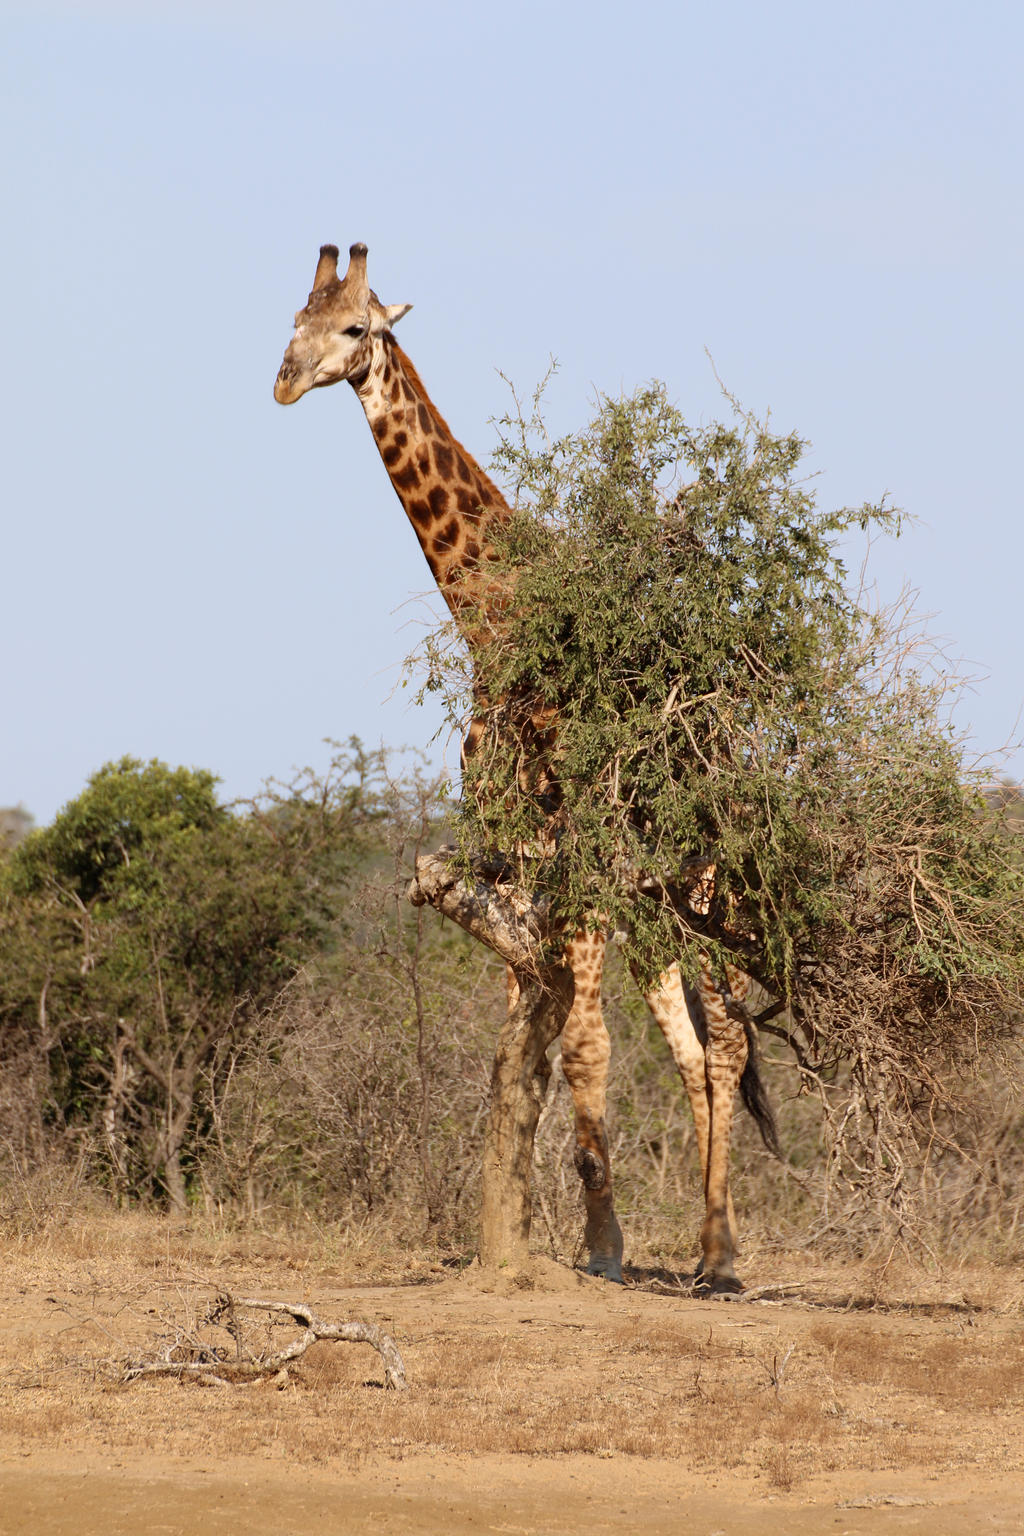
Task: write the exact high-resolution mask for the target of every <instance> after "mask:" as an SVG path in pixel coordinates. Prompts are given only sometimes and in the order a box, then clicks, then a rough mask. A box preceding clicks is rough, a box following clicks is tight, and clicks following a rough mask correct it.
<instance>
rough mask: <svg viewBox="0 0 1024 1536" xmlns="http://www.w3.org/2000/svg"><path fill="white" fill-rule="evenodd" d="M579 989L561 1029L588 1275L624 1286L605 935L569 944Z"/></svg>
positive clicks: (582, 936) (568, 954)
mask: <svg viewBox="0 0 1024 1536" xmlns="http://www.w3.org/2000/svg"><path fill="white" fill-rule="evenodd" d="M566 958H567V960H568V961H569V964H570V965H571V966H572V970H573V976H574V979H575V985H576V992H575V1001H574V1003H573V1007H572V1011H571V1013H570V1014H569V1017H568V1019H567V1020H566V1023H565V1028H564V1029H563V1031H562V1070H563V1072H564V1073H565V1079H566V1082H567V1083H568V1084H569V1089H570V1091H571V1093H572V1101H573V1110H574V1113H575V1120H576V1153H575V1159H574V1160H575V1163H576V1172H577V1173H578V1174H579V1176H580V1180H581V1182H582V1184H583V1201H584V1206H585V1209H586V1226H585V1228H584V1233H583V1239H584V1242H585V1243H586V1245H587V1248H588V1250H589V1254H590V1257H589V1259H588V1262H587V1274H588V1275H603V1276H604V1278H605V1279H606V1280H613V1281H615V1282H616V1283H617V1284H619V1285H621V1284H622V1229H621V1228H620V1226H619V1223H618V1220H617V1218H616V1215H615V1206H614V1201H613V1196H612V1169H611V1158H610V1156H609V1151H608V1132H607V1130H606V1128H605V1101H606V1087H607V1081H608V1061H609V1058H610V1056H611V1041H610V1039H609V1036H608V1031H607V1029H606V1028H605V1024H604V1019H603V1017H602V1014H601V969H602V965H603V960H604V939H603V937H602V936H601V935H600V934H589V933H588V934H580V935H579V936H578V937H577V938H576V939H574V940H573V941H572V942H571V943H570V944H569V945H568V946H567V947H566Z"/></svg>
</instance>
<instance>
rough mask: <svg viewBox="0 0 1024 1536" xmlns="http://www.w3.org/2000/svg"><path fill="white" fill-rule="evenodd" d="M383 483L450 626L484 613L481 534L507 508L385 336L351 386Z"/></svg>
mask: <svg viewBox="0 0 1024 1536" xmlns="http://www.w3.org/2000/svg"><path fill="white" fill-rule="evenodd" d="M353 388H354V389H355V391H356V394H357V395H358V396H359V399H360V401H361V402H362V406H363V410H364V411H365V412H366V418H367V420H368V421H369V423H370V429H371V431H372V432H373V435H374V438H375V440H376V443H377V447H378V449H379V451H380V456H381V458H382V459H383V460H384V466H385V468H386V469H387V472H388V474H389V475H390V476H391V484H392V485H393V486H394V488H395V490H396V492H397V493H398V499H399V501H401V503H402V505H403V507H404V508H405V511H406V515H407V516H408V518H409V521H410V522H411V523H412V526H413V528H414V530H415V533H416V537H417V538H418V539H419V541H420V548H421V549H422V550H423V553H424V555H425V556H426V558H427V564H428V565H429V566H430V569H431V572H432V574H433V576H434V580H435V581H436V582H437V585H438V588H439V589H440V592H441V595H442V597H443V598H444V600H445V602H446V603H447V604H448V607H449V608H450V610H451V612H452V614H453V615H454V616H455V618H456V619H458V618H459V615H460V613H461V612H462V610H464V609H465V608H466V607H467V605H472V606H474V607H476V608H478V609H479V608H480V607H481V606H482V607H484V608H485V609H487V608H488V607H489V606H490V603H489V594H490V592H491V591H492V590H493V587H492V582H489V581H488V579H487V578H486V577H485V576H484V575H483V574H482V573H481V566H482V565H484V564H485V563H486V561H487V560H489V559H490V558H491V557H492V555H493V545H492V544H491V541H490V539H489V537H488V531H489V530H490V529H493V527H494V525H495V523H500V522H504V521H506V520H507V519H508V518H509V517H510V516H511V509H510V508H509V505H508V503H507V502H506V500H505V498H504V497H503V496H502V494H501V492H500V491H499V490H498V488H497V486H496V485H495V484H494V483H493V481H492V480H490V479H489V478H488V476H487V475H485V474H484V472H483V470H482V469H481V468H480V466H479V464H477V462H476V460H475V459H474V458H473V457H472V456H471V455H470V454H469V453H467V452H466V450H465V448H463V447H462V445H461V443H459V442H457V441H456V439H455V438H454V437H453V436H452V434H451V431H450V430H449V428H448V425H447V423H446V422H445V420H444V418H443V417H442V416H441V414H440V412H439V411H438V410H437V408H436V407H435V406H434V404H433V402H432V401H431V399H430V396H429V395H428V394H427V392H426V390H425V389H424V387H423V385H422V383H421V382H420V378H419V375H418V374H417V372H416V370H415V368H414V367H413V365H412V363H411V362H410V361H409V359H408V357H406V355H405V353H404V352H403V351H402V349H401V347H400V346H399V345H398V343H397V342H396V341H395V339H394V337H393V336H391V335H390V333H386V334H385V336H384V337H383V338H382V341H381V343H380V345H378V346H376V347H375V348H374V356H373V362H372V363H371V365H370V368H369V371H368V372H367V373H366V375H365V376H364V377H363V378H362V379H359V380H357V381H353Z"/></svg>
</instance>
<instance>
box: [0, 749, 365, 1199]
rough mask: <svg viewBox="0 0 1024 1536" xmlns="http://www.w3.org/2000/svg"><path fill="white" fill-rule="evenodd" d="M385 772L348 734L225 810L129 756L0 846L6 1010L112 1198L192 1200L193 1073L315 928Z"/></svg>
mask: <svg viewBox="0 0 1024 1536" xmlns="http://www.w3.org/2000/svg"><path fill="white" fill-rule="evenodd" d="M379 767H380V764H379V761H378V760H376V759H374V758H371V757H368V756H367V755H366V754H364V753H363V752H362V750H361V749H360V748H359V747H358V744H353V745H352V747H351V749H350V750H349V751H348V752H345V753H339V754H338V755H337V756H336V758H335V760H334V763H333V764H332V767H331V770H330V771H329V773H328V774H327V776H326V777H325V778H324V779H322V780H320V779H317V778H315V777H314V776H312V775H306V776H304V777H303V778H302V779H301V780H300V781H298V782H297V783H296V784H295V785H291V786H286V787H278V788H277V789H275V790H272V791H270V792H268V794H267V795H266V796H264V797H263V799H262V800H261V801H259V802H258V803H254V804H251V805H249V806H248V807H246V808H244V809H239V810H232V809H230V808H228V807H227V806H225V805H222V804H221V803H220V802H219V801H218V798H217V794H216V779H215V778H214V776H213V775H212V774H210V773H207V772H205V771H202V770H193V769H187V768H176V769H171V768H168V767H167V766H165V765H164V764H162V763H158V762H150V763H140V762H137V761H136V760H134V759H131V758H125V759H122V761H120V762H118V763H113V764H109V765H107V766H106V767H104V768H102V769H100V771H99V772H98V773H96V774H94V775H93V777H92V778H91V779H90V781H89V784H88V787H87V788H86V789H85V790H84V791H83V793H82V794H81V795H80V796H78V798H77V799H76V800H74V801H72V802H71V803H70V804H69V805H68V806H66V807H65V809H64V810H63V811H62V812H61V813H60V814H59V815H58V816H57V818H56V820H55V821H54V822H53V824H52V825H51V826H49V827H46V828H42V829H40V830H39V831H37V832H35V833H33V834H32V835H30V836H29V837H28V838H27V839H26V840H25V841H24V842H23V843H22V844H21V845H20V846H19V847H18V848H17V849H16V850H15V851H14V853H13V854H12V855H11V856H10V858H9V859H8V860H7V861H6V863H5V865H4V866H3V868H2V871H0V1025H2V1028H3V1032H4V1035H5V1037H6V1040H7V1042H8V1043H9V1045H10V1046H11V1047H19V1046H20V1052H21V1056H22V1057H23V1058H24V1059H26V1060H32V1061H34V1063H35V1076H36V1079H37V1081H38V1082H39V1083H43V1082H45V1084H46V1097H47V1108H46V1114H47V1117H48V1118H49V1120H50V1121H51V1122H55V1123H57V1124H60V1125H62V1126H64V1127H65V1128H70V1129H74V1128H76V1127H78V1128H81V1127H85V1126H87V1127H89V1128H90V1129H91V1130H92V1131H93V1132H94V1133H95V1134H97V1135H98V1136H99V1137H100V1138H101V1141H102V1145H103V1148H104V1153H105V1157H106V1159H107V1162H108V1165H109V1168H110V1172H111V1177H112V1180H113V1182H114V1184H115V1186H116V1188H117V1189H118V1191H119V1192H120V1193H121V1194H136V1193H139V1192H140V1191H143V1190H145V1189H146V1188H153V1187H156V1188H160V1189H162V1190H163V1191H164V1192H165V1194H166V1196H167V1198H168V1199H169V1200H170V1202H171V1203H172V1205H174V1206H175V1207H178V1208H182V1207H184V1205H185V1204H186V1202H187V1177H188V1164H189V1159H190V1158H191V1157H193V1156H194V1153H195V1148H196V1145H197V1141H198V1140H199V1139H201V1137H202V1134H203V1106H202V1103H201V1102H200V1085H201V1082H202V1079H203V1074H204V1073H205V1072H207V1071H208V1070H209V1069H210V1067H211V1064H212V1063H213V1062H215V1060H216V1059H217V1057H218V1052H219V1050H220V1048H221V1046H222V1045H223V1043H224V1041H225V1040H227V1039H240V1038H244V1037H245V1035H246V1034H247V1032H249V1031H251V1030H252V1029H253V1028H254V1027H255V1025H256V1022H257V1020H258V1019H259V1016H260V1011H261V1010H262V1009H264V1008H265V1007H266V1006H267V1004H268V1003H269V1002H270V1000H271V999H272V998H273V997H274V996H275V995H276V993H277V992H278V991H279V990H280V988H281V987H282V986H283V985H284V983H285V982H286V981H287V980H288V978H289V977H290V976H291V975H293V974H294V972H295V970H296V969H297V967H298V966H299V965H300V964H301V963H302V962H303V960H304V959H306V958H307V957H308V956H309V955H310V954H311V953H313V952H315V951H318V950H320V949H322V948H323V946H324V944H325V943H326V942H327V940H328V936H329V932H330V925H331V922H332V920H333V917H334V914H335V911H336V906H337V897H338V891H339V889H340V888H341V887H342V886H343V884H344V882H345V879H346V878H347V875H348V873H349V872H350V870H351V868H352V865H353V862H354V860H355V859H356V858H357V857H358V855H359V852H360V850H361V847H362V845H363V841H364V840H365V835H366V833H367V832H368V830H369V829H370V828H371V827H372V825H373V824H374V821H375V819H376V816H377V814H378V812H377V807H376V802H375V788H374V780H375V775H376V774H377V772H378V770H379ZM16 1053H17V1052H16V1051H15V1054H16Z"/></svg>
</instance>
